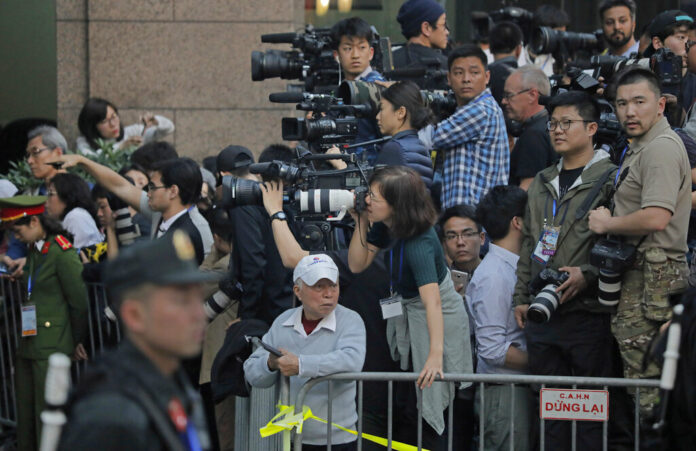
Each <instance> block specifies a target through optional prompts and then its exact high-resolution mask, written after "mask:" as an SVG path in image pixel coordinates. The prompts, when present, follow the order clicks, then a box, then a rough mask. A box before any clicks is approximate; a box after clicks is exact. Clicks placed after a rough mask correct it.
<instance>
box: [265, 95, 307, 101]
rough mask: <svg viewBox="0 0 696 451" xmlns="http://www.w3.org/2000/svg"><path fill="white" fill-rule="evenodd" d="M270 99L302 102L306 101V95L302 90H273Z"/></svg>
mask: <svg viewBox="0 0 696 451" xmlns="http://www.w3.org/2000/svg"><path fill="white" fill-rule="evenodd" d="M268 100H270V101H271V102H275V103H300V102H304V101H305V95H304V94H303V93H301V92H273V93H271V94H270V95H269V96H268Z"/></svg>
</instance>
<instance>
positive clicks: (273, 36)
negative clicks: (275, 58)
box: [261, 33, 297, 44]
mask: <svg viewBox="0 0 696 451" xmlns="http://www.w3.org/2000/svg"><path fill="white" fill-rule="evenodd" d="M295 39H297V33H270V34H262V35H261V42H268V43H270V44H292V43H293V42H295Z"/></svg>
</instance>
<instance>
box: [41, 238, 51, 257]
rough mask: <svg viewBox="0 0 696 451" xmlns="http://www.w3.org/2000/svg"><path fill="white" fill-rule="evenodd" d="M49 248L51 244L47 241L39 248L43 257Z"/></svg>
mask: <svg viewBox="0 0 696 451" xmlns="http://www.w3.org/2000/svg"><path fill="white" fill-rule="evenodd" d="M49 247H51V243H50V242H48V241H46V242H45V243H44V245H43V247H41V253H42V254H44V255H46V254H48V248H49Z"/></svg>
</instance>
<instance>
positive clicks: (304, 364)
mask: <svg viewBox="0 0 696 451" xmlns="http://www.w3.org/2000/svg"><path fill="white" fill-rule="evenodd" d="M293 280H294V281H295V285H294V287H293V291H294V293H295V296H297V298H298V299H299V300H300V301H301V302H302V306H300V307H296V308H294V309H289V310H286V311H284V312H283V313H282V314H280V315H279V316H278V318H276V320H275V321H274V322H273V325H272V326H271V328H270V329H269V330H268V333H266V335H264V336H263V339H262V341H263V342H264V343H267V344H269V345H271V346H273V347H276V348H279V350H280V352H281V353H282V356H275V355H273V354H271V353H269V352H268V351H267V350H265V349H264V348H261V347H260V348H258V349H257V350H256V351H255V352H254V353H253V354H252V355H251V356H250V357H249V358H248V359H247V361H246V362H244V374H245V377H246V379H247V381H248V382H249V383H250V384H251V385H252V386H254V387H262V388H263V387H270V386H271V385H273V384H274V383H275V382H276V379H277V375H278V372H279V371H280V373H281V374H282V375H284V376H290V399H291V400H294V399H295V398H296V396H297V393H298V391H299V390H300V388H302V386H303V385H304V384H305V382H307V380H308V379H311V378H315V377H320V376H326V375H329V374H334V373H340V372H357V371H361V370H362V366H363V361H364V360H365V324H364V323H363V320H362V319H361V318H360V316H359V315H358V314H357V313H355V312H354V311H352V310H350V309H347V308H345V307H343V306H342V305H338V295H339V287H338V268H337V267H336V264H335V263H334V262H333V260H331V258H329V257H328V256H327V255H324V254H317V255H308V256H306V257H304V258H302V260H300V262H299V263H298V264H297V266H296V267H295V271H294V273H293ZM326 393H327V382H322V383H320V384H318V385H317V386H316V387H314V388H312V390H310V391H309V393H308V395H307V397H306V398H305V405H306V406H308V407H309V408H310V409H311V410H312V413H314V415H316V416H318V417H319V418H324V419H326V418H327V417H328V411H327V406H328V399H327V394H326ZM332 406H333V411H332V422H333V423H336V424H338V425H340V426H343V427H346V428H349V429H355V423H356V421H357V419H358V414H357V412H356V409H355V382H351V381H335V382H334V383H333V385H332ZM297 407H298V408H300V407H301V406H297ZM355 438H356V437H355V436H354V435H352V434H349V433H347V432H344V431H341V430H339V429H336V428H334V429H333V430H332V434H331V443H332V448H331V449H334V450H339V451H350V450H354V449H356V446H355V445H356V442H355ZM327 442H328V437H327V434H326V425H325V424H324V423H320V422H318V421H315V420H309V421H307V422H306V423H305V424H304V426H303V431H302V443H303V446H302V449H303V450H310V451H311V450H323V449H325V448H326V444H327Z"/></svg>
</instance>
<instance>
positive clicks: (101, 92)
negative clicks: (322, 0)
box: [56, 0, 304, 161]
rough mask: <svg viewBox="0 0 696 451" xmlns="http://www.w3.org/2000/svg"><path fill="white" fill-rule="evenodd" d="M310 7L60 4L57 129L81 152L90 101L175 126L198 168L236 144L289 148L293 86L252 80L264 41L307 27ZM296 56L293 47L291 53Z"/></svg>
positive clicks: (184, 1)
mask: <svg viewBox="0 0 696 451" xmlns="http://www.w3.org/2000/svg"><path fill="white" fill-rule="evenodd" d="M303 8H304V1H302V0H118V1H113V0H111V1H106V0H56V20H57V31H56V45H57V56H58V91H57V97H58V99H57V103H58V125H59V127H60V129H61V130H62V131H63V132H64V133H65V135H66V137H67V138H68V141H69V143H70V144H71V145H72V144H73V143H74V142H75V138H76V137H77V136H78V130H77V116H78V114H79V111H80V108H81V107H82V105H83V103H84V102H85V100H86V99H87V98H88V97H90V96H94V97H104V98H106V99H108V100H110V101H111V102H112V103H114V104H115V105H116V106H117V107H118V108H119V110H120V113H121V118H122V123H123V124H124V125H128V124H131V123H134V122H136V121H137V119H138V117H139V115H140V114H142V113H143V112H145V111H151V112H153V113H157V114H162V115H164V116H167V117H169V118H170V119H172V120H173V121H174V124H175V126H176V131H175V133H174V135H173V136H172V137H171V139H170V141H171V142H172V143H173V144H174V145H175V146H176V148H177V150H178V151H179V153H180V154H181V155H186V156H190V157H192V158H194V159H196V160H198V161H200V160H201V159H202V158H204V157H205V156H208V155H215V154H216V153H217V152H218V151H219V150H220V149H222V148H223V147H225V146H227V145H229V144H241V145H244V146H247V147H249V148H250V149H252V150H253V151H254V152H256V153H257V154H258V152H260V151H261V150H262V149H263V147H264V146H266V145H268V144H271V143H274V142H280V141H281V135H280V118H281V117H282V116H284V115H288V114H292V110H291V109H289V108H288V107H287V106H278V105H274V104H271V103H270V102H269V101H268V94H269V93H271V92H275V91H283V90H284V89H285V85H286V81H281V80H279V79H274V80H267V81H263V82H252V81H251V63H250V53H251V51H252V50H265V49H267V48H283V46H278V45H276V46H269V45H267V44H264V45H262V44H261V39H260V35H261V34H264V33H281V32H288V31H295V30H298V29H300V28H301V27H302V26H303V24H304V10H303ZM285 48H286V49H289V46H288V45H286V46H285Z"/></svg>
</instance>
